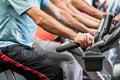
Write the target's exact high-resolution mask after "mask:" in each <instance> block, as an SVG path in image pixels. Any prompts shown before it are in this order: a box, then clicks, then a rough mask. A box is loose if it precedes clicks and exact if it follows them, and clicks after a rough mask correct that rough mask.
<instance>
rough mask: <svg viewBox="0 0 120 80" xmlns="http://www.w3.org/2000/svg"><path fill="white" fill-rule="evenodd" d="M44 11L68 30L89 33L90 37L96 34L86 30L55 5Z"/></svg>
mask: <svg viewBox="0 0 120 80" xmlns="http://www.w3.org/2000/svg"><path fill="white" fill-rule="evenodd" d="M44 11H45V12H47V13H48V14H49V15H51V16H53V17H54V18H56V19H57V20H58V21H59V22H61V23H62V24H64V25H66V26H68V27H70V28H73V29H76V30H78V31H81V32H85V33H90V34H92V35H94V34H95V33H96V30H93V29H90V28H88V27H87V26H85V25H84V24H82V23H80V22H79V21H78V20H76V19H75V18H74V17H73V16H71V15H70V14H69V13H68V12H66V11H64V10H62V9H59V8H57V7H56V6H55V5H49V6H48V7H47V8H46V9H45V10H44Z"/></svg>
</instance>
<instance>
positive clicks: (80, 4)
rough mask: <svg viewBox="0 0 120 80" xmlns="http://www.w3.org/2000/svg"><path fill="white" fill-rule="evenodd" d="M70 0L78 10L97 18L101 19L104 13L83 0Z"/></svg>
mask: <svg viewBox="0 0 120 80" xmlns="http://www.w3.org/2000/svg"><path fill="white" fill-rule="evenodd" d="M70 1H71V3H72V4H73V5H74V6H75V7H76V8H77V9H78V10H80V11H83V12H85V13H87V14H89V15H91V16H93V17H96V18H98V19H101V18H102V17H103V15H104V14H105V13H104V12H102V11H99V10H97V9H96V8H94V7H92V6H90V5H88V4H87V3H85V2H84V1H83V0H70Z"/></svg>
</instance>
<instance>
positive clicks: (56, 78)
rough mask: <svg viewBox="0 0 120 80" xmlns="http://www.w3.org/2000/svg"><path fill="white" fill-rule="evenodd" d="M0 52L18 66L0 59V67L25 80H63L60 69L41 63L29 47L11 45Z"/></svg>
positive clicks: (40, 59)
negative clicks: (21, 76) (13, 72)
mask: <svg viewBox="0 0 120 80" xmlns="http://www.w3.org/2000/svg"><path fill="white" fill-rule="evenodd" d="M1 52H2V53H4V55H5V56H6V57H8V58H9V59H12V60H13V61H15V62H19V63H20V65H19V64H16V63H15V64H16V65H15V64H11V63H14V62H9V61H10V60H6V59H7V58H5V59H2V57H1V59H0V67H2V68H4V69H11V70H13V71H15V72H17V73H19V74H21V75H23V76H24V77H25V78H26V79H27V80H48V79H49V80H63V77H62V76H63V75H62V70H61V68H60V67H59V66H56V65H54V66H53V65H47V64H45V63H43V62H42V58H41V57H40V56H39V55H38V54H37V53H36V52H35V51H34V49H33V48H31V47H29V46H25V45H11V46H7V47H6V48H4V49H2V50H1ZM5 60H6V61H5ZM20 66H23V68H21V67H20ZM25 67H26V68H25ZM32 71H33V72H32ZM37 73H38V74H37Z"/></svg>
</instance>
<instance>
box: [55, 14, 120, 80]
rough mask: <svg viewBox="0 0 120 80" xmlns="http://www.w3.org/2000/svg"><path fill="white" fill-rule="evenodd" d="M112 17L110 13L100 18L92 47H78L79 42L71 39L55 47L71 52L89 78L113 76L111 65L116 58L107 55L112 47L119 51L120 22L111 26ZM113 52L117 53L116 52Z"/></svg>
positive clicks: (58, 49) (106, 78)
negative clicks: (84, 48) (111, 58)
mask: <svg viewBox="0 0 120 80" xmlns="http://www.w3.org/2000/svg"><path fill="white" fill-rule="evenodd" d="M113 17H114V16H113V15H111V14H110V15H105V16H104V17H103V18H102V20H101V23H100V26H99V29H98V32H97V34H96V36H95V44H94V45H93V46H92V47H88V48H87V49H86V50H85V51H84V50H83V49H81V48H80V45H79V44H77V43H74V42H73V41H71V40H66V41H67V43H69V44H66V45H65V44H64V43H63V45H62V46H60V47H58V48H56V51H57V52H61V51H65V50H68V51H70V52H72V53H73V55H74V57H75V58H76V59H77V61H78V62H79V63H80V65H81V66H82V67H83V70H84V71H85V73H86V74H87V75H88V76H89V80H111V79H112V78H113V67H114V65H115V64H116V61H117V60H115V61H112V60H110V59H109V57H108V56H109V53H110V51H111V50H112V49H115V50H116V51H117V50H118V52H120V51H119V45H120V43H119V39H120V36H119V34H120V23H118V24H117V25H115V26H114V27H111V26H112V25H111V22H112V19H113ZM65 43H66V42H65ZM114 54H117V55H119V54H118V53H117V52H115V53H114ZM115 59H117V57H115ZM118 63H119V62H118Z"/></svg>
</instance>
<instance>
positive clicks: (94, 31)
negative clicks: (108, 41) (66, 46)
mask: <svg viewBox="0 0 120 80" xmlns="http://www.w3.org/2000/svg"><path fill="white" fill-rule="evenodd" d="M88 33H90V34H91V35H92V36H94V35H95V34H96V33H97V29H89V32H88Z"/></svg>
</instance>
